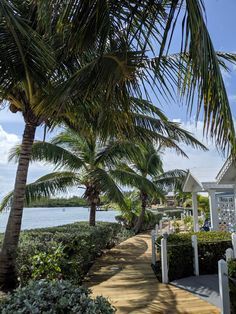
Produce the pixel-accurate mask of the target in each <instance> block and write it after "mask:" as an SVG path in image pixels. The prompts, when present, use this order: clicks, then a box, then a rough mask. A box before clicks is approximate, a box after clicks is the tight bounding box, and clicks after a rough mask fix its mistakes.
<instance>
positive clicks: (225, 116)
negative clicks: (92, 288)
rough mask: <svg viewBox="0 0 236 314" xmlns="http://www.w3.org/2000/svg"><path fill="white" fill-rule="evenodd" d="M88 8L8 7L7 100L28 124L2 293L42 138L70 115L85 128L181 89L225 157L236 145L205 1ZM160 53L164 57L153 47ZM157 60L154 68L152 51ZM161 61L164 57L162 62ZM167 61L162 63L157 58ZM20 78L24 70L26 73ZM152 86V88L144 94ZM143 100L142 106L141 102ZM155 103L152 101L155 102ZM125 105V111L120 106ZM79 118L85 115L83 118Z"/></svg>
mask: <svg viewBox="0 0 236 314" xmlns="http://www.w3.org/2000/svg"><path fill="white" fill-rule="evenodd" d="M184 5H185V1H164V2H163V3H160V1H159V0H154V1H153V0H146V1H143V2H142V4H140V1H132V3H130V1H122V2H121V3H119V4H118V2H117V1H114V0H109V1H96V0H91V1H89V2H88V1H84V0H72V1H65V0H58V1H56V2H55V1H54V0H38V1H29V0H23V1H18V0H12V1H10V0H1V2H0V38H1V41H0V67H1V78H0V97H1V100H2V102H3V103H7V104H9V106H10V109H11V111H12V112H17V111H20V112H22V115H23V117H24V120H25V130H24V134H23V139H22V150H21V156H20V158H19V163H18V168H17V173H16V180H15V188H14V196H13V201H12V208H11V213H10V216H9V220H8V224H7V228H6V233H5V236H4V240H3V245H2V250H1V254H0V285H1V286H2V288H3V289H8V288H11V287H14V286H15V284H16V280H15V278H16V276H15V256H16V248H17V245H18V240H19V233H20V228H21V219H22V210H23V202H24V194H25V186H26V180H27V173H28V166H29V160H30V154H31V148H32V144H33V141H34V136H35V130H36V128H37V127H38V126H39V125H41V124H46V125H48V126H51V125H52V124H53V123H54V122H55V121H57V120H61V119H62V116H63V115H64V114H66V116H67V119H71V120H72V121H73V120H74V117H73V114H72V113H73V112H74V111H77V112H79V114H80V115H81V117H80V119H81V121H82V120H83V118H82V117H83V115H84V114H90V112H93V110H98V108H100V109H103V108H104V105H107V107H108V108H109V109H108V111H109V110H110V112H109V113H110V114H112V113H113V115H115V114H116V110H117V108H119V109H121V108H122V109H123V111H125V112H126V119H123V120H122V121H120V124H121V125H123V128H124V124H125V123H126V125H127V122H128V123H129V111H130V110H129V109H130V108H129V104H130V101H129V100H130V96H136V98H139V96H140V95H141V93H142V91H143V90H144V91H146V97H148V93H147V89H146V88H145V85H146V84H149V86H151V87H153V86H155V88H156V91H157V93H158V94H160V95H165V94H166V95H168V96H169V97H171V94H172V90H173V89H174V88H172V87H174V86H177V88H178V90H179V91H180V94H181V95H187V103H188V105H189V107H190V108H191V105H192V99H193V97H192V95H194V92H195V91H196V90H197V91H198V92H199V93H198V95H199V101H198V111H197V112H200V108H201V107H202V104H203V103H204V107H203V108H204V113H205V120H204V121H205V129H206V131H207V132H209V133H210V134H211V136H212V137H214V138H215V139H216V144H217V145H218V147H220V148H221V149H225V148H226V146H227V144H228V143H229V142H231V143H232V144H233V143H234V138H235V135H234V128H233V121H232V117H231V112H230V109H229V104H228V99H227V95H226V91H225V88H224V83H223V80H222V76H221V73H220V65H222V66H225V64H224V61H223V60H225V59H226V60H229V61H231V60H235V58H234V56H233V55H232V54H227V55H225V54H218V56H217V55H216V53H215V51H214V49H213V45H212V43H211V40H210V37H209V34H208V31H207V28H206V25H205V22H204V18H203V16H204V7H203V5H202V1H201V0H197V1H195V0H191V1H190V0H188V1H186V7H185V6H184ZM182 8H184V10H185V11H186V14H185V17H184V20H183V21H184V23H183V38H185V40H184V41H183V45H182V47H184V48H183V49H180V52H181V53H180V54H179V55H178V56H171V57H170V58H169V57H166V56H165V55H164V50H165V47H167V46H168V44H169V43H168V42H167V38H172V36H168V35H169V34H170V33H171V32H172V29H174V27H175V25H176V19H177V18H178V17H179V14H178V13H179V10H180V9H182ZM153 45H155V46H156V47H157V50H158V51H157V53H156V51H154V49H153V48H152V46H153ZM148 49H149V50H150V51H152V54H153V58H151V59H150V58H148V57H147V55H146V51H147V50H148ZM154 53H155V56H154ZM156 56H157V57H156ZM16 69H17V70H16ZM140 82H143V84H142V85H143V87H144V89H143V88H141V87H140ZM137 96H138V97H137ZM148 99H149V98H148ZM117 104H118V106H117ZM77 115H78V114H77Z"/></svg>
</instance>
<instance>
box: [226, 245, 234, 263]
mask: <svg viewBox="0 0 236 314" xmlns="http://www.w3.org/2000/svg"><path fill="white" fill-rule="evenodd" d="M225 257H226V262H228V261H230V260H231V259H233V258H234V251H233V250H232V249H231V248H229V249H227V250H226V251H225Z"/></svg>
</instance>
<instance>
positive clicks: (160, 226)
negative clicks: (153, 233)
mask: <svg viewBox="0 0 236 314" xmlns="http://www.w3.org/2000/svg"><path fill="white" fill-rule="evenodd" d="M159 229H160V234H161V235H162V219H161V220H160V222H159Z"/></svg>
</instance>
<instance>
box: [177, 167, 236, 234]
mask: <svg viewBox="0 0 236 314" xmlns="http://www.w3.org/2000/svg"><path fill="white" fill-rule="evenodd" d="M225 165H226V163H225ZM223 169H225V168H224V166H223V167H222V169H221V170H220V172H219V174H218V175H217V178H220V180H219V179H218V181H212V182H201V181H200V180H199V179H198V178H196V176H195V175H193V173H192V172H191V171H189V172H188V175H187V177H186V180H185V182H184V186H183V191H184V192H191V193H192V210H193V227H194V231H195V232H196V231H199V224H198V204H197V194H198V193H201V192H207V193H208V195H209V204H210V219H211V230H227V231H231V230H232V228H233V227H234V225H235V204H234V199H235V197H234V195H235V194H234V193H235V184H236V164H235V165H234V172H235V176H234V181H233V178H231V177H230V175H229V174H228V176H229V177H230V178H231V181H230V180H228V177H227V179H226V173H227V171H224V176H223V177H224V178H225V180H223V177H222V176H220V177H219V175H220V173H221V172H222V171H223ZM233 182H235V183H233ZM226 193H227V194H226ZM226 196H227V197H226Z"/></svg>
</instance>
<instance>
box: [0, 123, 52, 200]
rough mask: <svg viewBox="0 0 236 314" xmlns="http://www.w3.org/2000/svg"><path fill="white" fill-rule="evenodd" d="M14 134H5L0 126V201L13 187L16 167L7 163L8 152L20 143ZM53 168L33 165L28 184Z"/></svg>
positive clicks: (37, 164)
mask: <svg viewBox="0 0 236 314" xmlns="http://www.w3.org/2000/svg"><path fill="white" fill-rule="evenodd" d="M20 140H21V139H20V137H18V136H17V135H16V134H13V133H8V132H6V131H5V130H4V129H3V127H2V126H1V125H0V201H1V199H2V197H3V196H4V195H5V194H6V193H8V192H9V191H11V190H12V189H13V187H14V181H15V175H16V165H15V164H14V163H13V162H11V163H9V162H8V155H9V151H10V149H11V148H12V147H14V146H15V145H16V144H18V143H19V142H20ZM52 170H53V168H52V167H51V166H49V165H44V164H42V163H33V164H31V165H30V168H29V176H28V182H32V181H34V180H36V179H37V178H39V177H40V176H42V175H44V174H46V173H49V172H50V171H52Z"/></svg>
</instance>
